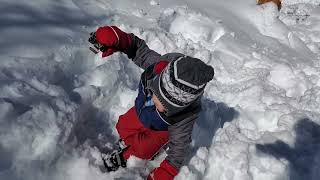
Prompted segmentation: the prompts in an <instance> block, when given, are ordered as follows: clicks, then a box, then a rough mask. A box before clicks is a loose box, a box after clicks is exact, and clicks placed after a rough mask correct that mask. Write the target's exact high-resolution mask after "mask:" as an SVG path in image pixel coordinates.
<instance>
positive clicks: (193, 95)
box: [95, 26, 214, 180]
mask: <svg viewBox="0 0 320 180" xmlns="http://www.w3.org/2000/svg"><path fill="white" fill-rule="evenodd" d="M95 35H96V41H97V42H98V43H99V44H100V45H103V46H105V47H106V48H105V50H104V52H103V53H102V57H106V56H109V55H111V54H113V53H114V52H117V51H120V52H123V53H125V54H127V56H128V57H129V58H130V59H132V61H133V62H134V63H135V64H136V65H138V66H139V67H141V68H143V69H144V70H145V71H144V72H143V73H142V75H141V81H140V84H139V93H138V96H137V98H136V100H135V106H134V107H132V108H131V109H129V111H128V112H126V113H125V114H123V115H121V116H120V117H119V121H118V123H117V125H116V129H117V131H118V133H119V136H120V138H121V140H122V142H124V144H125V148H122V149H121V150H120V151H118V153H113V154H112V157H111V158H109V159H105V166H106V167H107V169H108V170H117V169H118V167H119V166H123V167H125V166H126V160H127V159H128V158H129V157H130V156H136V157H139V158H142V159H151V158H152V157H153V156H154V155H155V154H156V153H157V152H158V151H159V150H160V149H161V148H162V147H163V146H164V145H166V144H167V145H168V147H169V150H168V151H167V154H168V155H167V157H166V159H165V160H164V161H163V162H162V163H161V164H160V167H158V168H156V169H154V170H153V171H152V172H151V173H150V175H149V176H148V180H152V179H153V180H170V179H173V178H174V177H175V176H176V175H177V174H178V171H179V169H180V167H181V166H182V163H183V161H184V159H185V157H186V156H187V154H186V153H187V152H188V146H189V144H190V142H191V134H192V129H193V124H194V122H195V120H196V119H197V117H198V114H199V112H200V110H201V102H200V100H201V97H202V95H203V92H204V88H205V86H206V84H207V83H208V82H209V81H210V80H212V78H213V76H214V70H213V68H212V67H211V66H208V65H206V64H205V63H204V62H202V61H201V60H199V59H196V58H192V57H189V56H185V55H183V54H180V53H169V54H165V55H163V56H161V55H160V54H159V53H157V52H155V51H153V50H151V49H149V47H148V46H147V45H146V43H145V41H144V40H142V39H139V38H138V37H137V36H135V35H134V34H127V33H125V32H123V31H121V30H120V29H119V28H118V27H116V26H105V27H100V28H98V29H97V31H96V32H95ZM106 161H107V162H106Z"/></svg>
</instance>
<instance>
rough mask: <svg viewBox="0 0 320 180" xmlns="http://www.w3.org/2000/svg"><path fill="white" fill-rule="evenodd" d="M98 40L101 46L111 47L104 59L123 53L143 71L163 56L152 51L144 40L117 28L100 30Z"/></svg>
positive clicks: (101, 28) (106, 27)
mask: <svg viewBox="0 0 320 180" xmlns="http://www.w3.org/2000/svg"><path fill="white" fill-rule="evenodd" d="M96 38H97V41H98V42H99V43H100V44H103V45H106V46H108V47H109V49H108V50H107V51H106V52H104V53H103V54H102V56H103V57H106V56H109V55H111V54H112V53H114V52H117V51H121V52H123V53H125V54H127V55H128V57H129V58H130V59H132V61H133V62H134V63H135V64H136V65H138V66H139V67H141V68H143V69H146V68H147V67H148V66H150V65H151V64H154V63H157V62H159V61H160V56H161V55H160V54H159V53H157V52H155V51H154V50H151V49H150V48H149V47H148V45H147V44H146V42H145V41H144V40H142V39H140V38H138V37H137V36H135V35H134V34H132V33H131V34H128V33H125V32H123V31H121V30H120V29H119V28H118V27H116V26H104V27H100V28H98V30H97V31H96Z"/></svg>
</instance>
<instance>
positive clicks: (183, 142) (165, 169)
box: [148, 114, 197, 180]
mask: <svg viewBox="0 0 320 180" xmlns="http://www.w3.org/2000/svg"><path fill="white" fill-rule="evenodd" d="M196 118H197V114H195V115H193V116H191V117H189V118H187V119H184V120H183V121H180V122H178V123H176V124H174V125H171V126H169V128H168V131H169V142H168V145H169V150H168V152H167V154H168V156H167V157H166V159H165V160H164V161H163V162H162V163H161V165H160V167H158V168H156V169H154V170H153V171H152V172H151V173H150V175H149V176H148V180H162V179H168V180H171V179H173V178H174V177H175V176H176V175H177V174H178V171H179V169H180V167H181V166H182V163H183V161H184V160H185V157H186V155H187V152H188V151H189V145H190V143H191V135H192V129H193V125H194V122H195V120H196Z"/></svg>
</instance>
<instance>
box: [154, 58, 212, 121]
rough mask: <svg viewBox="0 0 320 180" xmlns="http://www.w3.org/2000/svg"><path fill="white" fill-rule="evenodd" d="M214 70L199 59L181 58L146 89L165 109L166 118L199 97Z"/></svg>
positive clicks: (173, 62)
mask: <svg viewBox="0 0 320 180" xmlns="http://www.w3.org/2000/svg"><path fill="white" fill-rule="evenodd" d="M213 76H214V70H213V68H212V67H211V66H209V65H206V64H205V63H204V62H202V61H201V60H200V59H197V58H192V57H188V56H181V57H179V58H177V59H176V60H174V61H171V62H170V63H169V64H168V65H167V67H166V68H165V69H164V70H163V71H162V72H161V74H160V75H159V76H156V77H155V78H154V79H152V80H151V81H150V82H149V83H148V84H149V85H148V88H149V89H151V90H152V92H153V93H154V94H155V95H156V96H157V97H158V99H159V100H160V102H161V104H162V105H163V106H164V107H165V109H166V112H165V114H166V115H167V116H170V115H173V114H175V113H178V112H180V111H182V110H183V109H185V108H186V107H187V106H188V105H190V104H191V103H192V102H194V101H195V100H196V99H198V98H199V97H201V95H202V94H203V91H204V88H205V86H206V84H207V83H208V82H209V81H210V80H212V78H213Z"/></svg>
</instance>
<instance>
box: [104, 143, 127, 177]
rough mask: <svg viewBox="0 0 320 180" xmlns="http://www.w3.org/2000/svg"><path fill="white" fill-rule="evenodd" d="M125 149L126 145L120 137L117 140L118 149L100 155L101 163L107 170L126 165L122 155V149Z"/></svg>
mask: <svg viewBox="0 0 320 180" xmlns="http://www.w3.org/2000/svg"><path fill="white" fill-rule="evenodd" d="M126 149H127V146H126V145H125V144H124V142H123V141H122V140H121V139H120V140H119V141H118V150H115V151H113V152H112V153H110V154H106V155H105V156H104V157H102V160H103V164H104V166H105V168H106V169H107V171H108V172H110V171H116V170H118V169H119V167H127V160H126V159H124V157H123V152H124V150H126Z"/></svg>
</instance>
